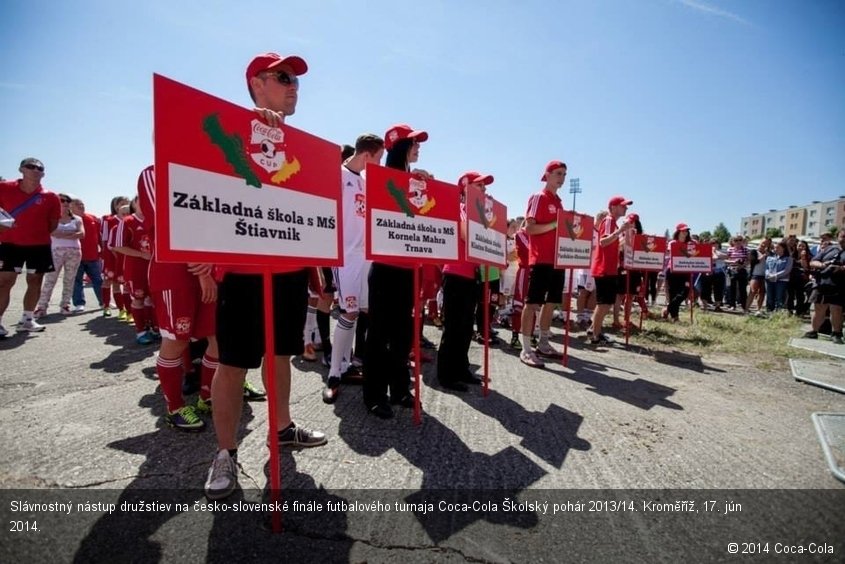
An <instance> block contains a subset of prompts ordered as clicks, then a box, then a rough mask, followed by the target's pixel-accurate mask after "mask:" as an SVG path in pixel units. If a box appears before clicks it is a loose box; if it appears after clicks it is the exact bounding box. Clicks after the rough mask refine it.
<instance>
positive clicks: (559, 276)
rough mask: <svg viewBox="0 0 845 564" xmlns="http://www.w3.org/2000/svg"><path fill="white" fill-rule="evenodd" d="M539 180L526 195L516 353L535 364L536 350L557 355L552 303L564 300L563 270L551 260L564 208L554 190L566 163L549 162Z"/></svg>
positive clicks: (540, 363)
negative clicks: (524, 278)
mask: <svg viewBox="0 0 845 564" xmlns="http://www.w3.org/2000/svg"><path fill="white" fill-rule="evenodd" d="M541 180H542V181H543V182H545V183H546V186H545V187H544V188H543V190H542V191H540V192H537V193H536V194H532V195H531V197H530V198H529V199H528V210H527V211H526V212H525V221H526V227H525V231H526V232H527V233H528V238H529V241H530V249H529V256H528V265H529V273H528V299H527V300H526V301H525V308H524V309H523V310H522V352H521V353H520V354H519V360H521V361H522V362H523V363H525V364H527V365H528V366H533V367H535V368H543V366H545V365H544V364H543V361H542V360H540V359H539V358H538V357H537V354H538V353H539V354H541V355H543V356H559V355H560V353H558V351H556V350H555V349H554V347H552V346H551V344H549V336H550V334H551V326H552V314H553V313H554V310H555V306H557V305H558V304H560V303H561V301H563V283H564V276H565V271H564V270H556V269H555V267H554V263H555V252H556V248H557V245H556V244H555V230H556V229H557V213H558V211H560V210H562V209H563V204H562V203H561V201H560V196H558V195H557V191H558V190H559V189H560V187H561V186H563V182H564V181H565V180H566V163H563V162H561V161H551V162H549V164H547V165H546V171H545V172H544V173H543V177H542V178H541ZM541 307H542V309H541ZM538 314H539V315H540V340H539V342H538V343H537V349H536V350H533V349H532V348H531V335H532V334H533V332H534V322H535V319H536V316H537V315H538Z"/></svg>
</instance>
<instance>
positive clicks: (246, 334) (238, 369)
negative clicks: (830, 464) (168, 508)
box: [205, 53, 326, 499]
mask: <svg viewBox="0 0 845 564" xmlns="http://www.w3.org/2000/svg"><path fill="white" fill-rule="evenodd" d="M307 71H308V65H307V64H306V63H305V61H304V60H303V59H301V58H300V57H296V56H288V57H282V56H280V55H277V54H276V53H265V54H262V55H258V56H257V57H255V58H254V59H253V60H252V62H251V63H250V64H249V66H248V67H247V71H246V82H247V88H248V89H249V94H250V97H251V98H252V100H253V102H255V105H256V108H255V111H256V112H257V113H258V114H260V115H261V116H263V117H264V119H265V120H266V121H267V122H268V123H269V124H270V125H271V126H277V125H279V124H281V123H284V121H285V117H287V116H290V115H293V114H294V112H295V111H296V103H297V99H298V94H299V78H298V77H299V76H301V75H303V74H305V73H306V72H307ZM258 272H260V270H258V269H250V268H249V267H234V268H230V269H227V272H226V273H225V274H224V276H223V280H222V282H221V283H220V286H219V288H218V302H217V344H218V352H219V354H220V358H219V364H218V367H217V372H216V373H215V375H214V379H213V382H212V385H211V398H212V401H213V402H214V409H213V411H212V416H213V418H214V428H215V432H216V434H217V445H218V449H219V450H218V452H217V455H216V456H215V458H214V462H213V463H212V466H211V469H210V470H209V472H208V479H207V480H206V483H205V494H206V496H207V497H208V498H209V499H222V498H224V497H227V496H228V495H230V494H231V493H232V492H233V491H234V489H235V487H236V486H237V482H238V481H237V448H238V443H237V430H238V424H239V422H240V419H241V409H242V407H243V386H244V379H245V377H246V372H247V370H248V369H250V368H258V367H259V366H261V359H262V357H263V356H264V353H265V350H264V315H265V308H264V302H263V280H262V277H261V275H260V274H258ZM307 307H308V271H307V270H305V269H297V268H292V269H287V270H285V269H275V273H274V274H273V311H272V315H273V319H274V325H275V343H274V345H275V346H274V348H275V350H274V351H273V352H274V354H275V356H276V359H275V360H276V374H275V384H276V413H277V425H278V428H277V429H270V430H269V437H268V444H269V446H270V448H278V447H279V446H284V445H290V446H294V447H315V446H320V445H323V444H325V443H326V436H325V435H324V434H323V433H320V432H317V431H311V430H309V429H306V428H304V427H301V426H297V425H295V424H294V423H293V421H292V420H291V415H290V379H291V366H290V357H291V356H294V355H298V354H302V351H303V348H304V343H303V339H302V333H303V330H304V327H305V315H306V310H307ZM267 313H268V314H269V313H270V312H267ZM267 385H268V381H267V379H266V375H265V382H264V386H265V389H266V388H267Z"/></svg>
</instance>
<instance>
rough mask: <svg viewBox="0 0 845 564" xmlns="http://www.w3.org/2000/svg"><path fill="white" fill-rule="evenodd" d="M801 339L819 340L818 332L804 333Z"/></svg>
mask: <svg viewBox="0 0 845 564" xmlns="http://www.w3.org/2000/svg"><path fill="white" fill-rule="evenodd" d="M803 337H804V338H805V339H818V338H819V332H818V331H807V332H806V333H804V335H803Z"/></svg>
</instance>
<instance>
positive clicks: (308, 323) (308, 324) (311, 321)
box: [302, 306, 317, 345]
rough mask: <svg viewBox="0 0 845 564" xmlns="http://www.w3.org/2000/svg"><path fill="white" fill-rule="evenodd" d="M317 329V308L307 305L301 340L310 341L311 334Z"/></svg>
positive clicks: (306, 342) (307, 342)
mask: <svg viewBox="0 0 845 564" xmlns="http://www.w3.org/2000/svg"><path fill="white" fill-rule="evenodd" d="M315 331H317V308H316V307H314V306H308V314H307V315H306V316H305V330H304V331H303V333H302V340H304V341H305V344H306V345H307V344H309V343H311V342H312V339H311V335H312V334H313V333H314V332H315Z"/></svg>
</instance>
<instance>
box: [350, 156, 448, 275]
mask: <svg viewBox="0 0 845 564" xmlns="http://www.w3.org/2000/svg"><path fill="white" fill-rule="evenodd" d="M366 175H367V254H366V257H367V259H368V260H376V261H387V262H409V263H436V264H443V263H447V262H456V261H457V260H458V244H459V238H460V237H459V232H458V225H459V222H460V196H459V194H460V192H459V191H458V188H457V187H456V186H455V185H453V184H447V183H445V182H440V181H438V180H434V179H432V178H426V177H423V176H420V175H416V174H411V173H408V172H405V171H401V170H396V169H392V168H386V167H383V166H378V165H374V164H368V165H367V171H366Z"/></svg>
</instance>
